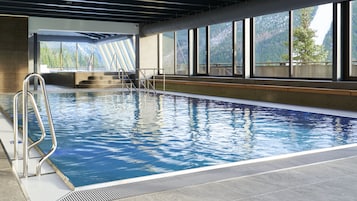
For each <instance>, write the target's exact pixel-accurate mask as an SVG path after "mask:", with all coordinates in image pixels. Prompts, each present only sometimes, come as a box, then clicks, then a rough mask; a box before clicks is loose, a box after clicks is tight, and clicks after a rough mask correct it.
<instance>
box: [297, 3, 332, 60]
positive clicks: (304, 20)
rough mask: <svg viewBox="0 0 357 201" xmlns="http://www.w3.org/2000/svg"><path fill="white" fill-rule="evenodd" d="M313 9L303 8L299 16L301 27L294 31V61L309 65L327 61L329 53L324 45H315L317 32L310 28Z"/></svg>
mask: <svg viewBox="0 0 357 201" xmlns="http://www.w3.org/2000/svg"><path fill="white" fill-rule="evenodd" d="M311 13H312V8H303V9H301V10H300V14H299V18H300V19H299V20H298V21H299V22H300V24H299V26H297V27H296V28H295V29H294V32H293V35H294V40H293V61H297V62H301V63H302V64H307V63H309V62H321V61H325V60H326V59H327V54H328V52H327V51H326V50H325V49H324V47H323V46H322V45H318V44H315V41H314V37H315V36H316V35H315V33H316V31H315V30H313V29H312V28H310V23H311Z"/></svg>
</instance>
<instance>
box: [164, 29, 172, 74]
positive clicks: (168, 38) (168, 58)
mask: <svg viewBox="0 0 357 201" xmlns="http://www.w3.org/2000/svg"><path fill="white" fill-rule="evenodd" d="M162 68H163V69H164V70H165V74H175V33H174V32H166V33H163V34H162Z"/></svg>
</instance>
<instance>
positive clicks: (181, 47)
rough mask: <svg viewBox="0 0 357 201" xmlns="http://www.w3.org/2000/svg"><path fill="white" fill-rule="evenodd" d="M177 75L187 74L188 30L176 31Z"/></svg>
mask: <svg viewBox="0 0 357 201" xmlns="http://www.w3.org/2000/svg"><path fill="white" fill-rule="evenodd" d="M176 38H177V40H176V51H177V66H176V74H177V75H188V31H187V30H181V31H178V32H176Z"/></svg>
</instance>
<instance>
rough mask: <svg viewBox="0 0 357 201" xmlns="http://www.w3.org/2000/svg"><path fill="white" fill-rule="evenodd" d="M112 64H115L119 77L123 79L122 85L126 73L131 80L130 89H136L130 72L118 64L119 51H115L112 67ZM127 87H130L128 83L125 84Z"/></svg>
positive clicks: (111, 63)
mask: <svg viewBox="0 0 357 201" xmlns="http://www.w3.org/2000/svg"><path fill="white" fill-rule="evenodd" d="M112 65H115V66H114V68H115V69H116V71H117V73H118V77H119V79H120V80H121V83H122V85H124V83H123V81H124V75H125V76H126V77H127V78H128V79H129V81H130V90H132V88H134V89H136V87H135V84H134V83H133V81H132V80H131V79H130V77H129V74H128V72H127V71H126V70H125V69H124V68H122V67H120V66H119V65H118V55H117V53H114V54H113V56H112V61H111V62H110V68H111V67H112ZM125 87H126V88H128V86H127V85H126V84H125ZM128 89H129V88H128Z"/></svg>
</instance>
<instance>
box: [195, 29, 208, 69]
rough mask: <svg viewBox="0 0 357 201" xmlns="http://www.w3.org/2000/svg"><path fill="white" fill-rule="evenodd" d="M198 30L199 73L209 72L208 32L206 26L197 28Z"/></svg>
mask: <svg viewBox="0 0 357 201" xmlns="http://www.w3.org/2000/svg"><path fill="white" fill-rule="evenodd" d="M197 32H198V39H197V40H198V45H197V46H198V55H197V57H198V58H197V60H198V67H197V74H207V40H206V38H207V34H206V27H201V28H199V29H197Z"/></svg>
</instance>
